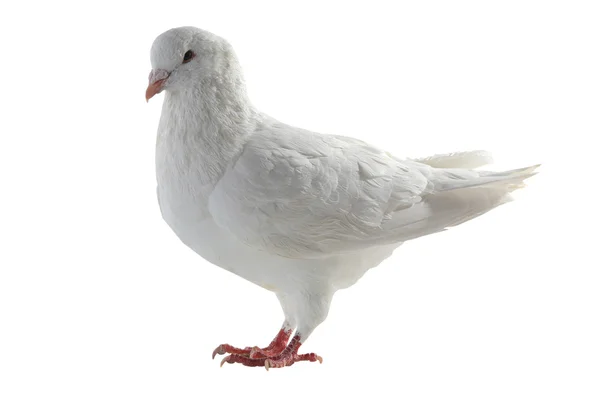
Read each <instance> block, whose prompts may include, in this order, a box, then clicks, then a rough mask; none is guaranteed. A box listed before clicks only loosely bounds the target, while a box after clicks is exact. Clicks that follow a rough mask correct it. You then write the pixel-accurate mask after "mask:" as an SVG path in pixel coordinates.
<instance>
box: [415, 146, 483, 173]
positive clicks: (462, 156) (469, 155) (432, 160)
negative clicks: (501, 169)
mask: <svg viewBox="0 0 600 400" xmlns="http://www.w3.org/2000/svg"><path fill="white" fill-rule="evenodd" d="M412 161H416V162H419V163H421V164H426V165H429V166H430V167H434V168H469V169H474V168H479V167H483V166H484V165H488V164H491V163H493V162H494V159H493V157H492V154H491V153H489V152H487V151H484V150H474V151H461V152H456V153H447V154H435V155H433V156H429V157H423V158H416V159H413V160H412Z"/></svg>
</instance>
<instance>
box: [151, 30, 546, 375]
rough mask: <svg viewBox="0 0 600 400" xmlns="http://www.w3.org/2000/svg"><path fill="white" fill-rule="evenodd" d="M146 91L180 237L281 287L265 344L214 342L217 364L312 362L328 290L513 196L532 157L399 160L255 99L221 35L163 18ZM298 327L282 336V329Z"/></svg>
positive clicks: (162, 179)
mask: <svg viewBox="0 0 600 400" xmlns="http://www.w3.org/2000/svg"><path fill="white" fill-rule="evenodd" d="M151 63H152V72H151V73H150V77H149V86H148V89H147V91H146V100H149V99H150V98H151V97H153V96H154V95H155V94H157V93H160V92H162V91H164V92H165V97H164V103H163V107H162V114H161V118H160V123H159V127H158V137H157V143H156V177H157V185H158V189H157V190H158V202H159V205H160V210H161V213H162V216H163V218H164V220H165V221H166V222H167V224H168V225H169V226H170V227H171V229H172V230H173V231H174V232H175V233H176V234H177V236H178V237H179V238H180V239H181V241H182V242H183V243H184V244H186V245H187V246H188V247H190V248H191V249H192V250H194V251H195V252H196V253H198V254H199V255H200V256H201V257H202V258H204V259H205V260H207V261H209V262H210V263H212V264H214V265H217V266H219V267H221V268H224V269H226V270H228V271H231V272H233V273H234V274H236V275H238V276H240V277H242V278H244V279H247V280H248V281H250V282H253V283H255V284H257V285H259V286H261V287H263V288H265V289H267V290H270V291H272V292H274V293H275V294H276V295H277V298H278V299H279V301H280V303H281V307H282V308H283V312H284V315H285V321H284V323H283V326H282V327H281V330H280V332H279V333H278V335H277V336H276V337H275V339H274V340H273V341H272V342H271V344H270V345H269V346H267V347H265V348H258V347H245V348H236V347H233V346H231V345H228V344H223V345H220V346H219V347H217V349H216V350H215V351H214V352H213V358H214V357H215V355H216V354H226V353H227V354H229V355H228V356H226V357H225V358H224V359H223V360H222V362H221V365H223V363H225V362H228V363H240V364H243V365H247V366H265V367H266V368H267V369H268V368H269V367H284V366H289V365H292V364H294V363H295V362H296V361H312V362H314V361H319V362H322V358H321V357H319V356H317V355H316V354H314V353H310V354H298V348H299V347H300V345H301V344H302V343H304V342H305V341H306V339H308V337H309V336H310V335H311V333H312V332H313V330H314V329H315V328H316V327H317V326H318V325H319V324H320V323H321V322H323V321H324V320H325V318H326V317H327V313H328V311H329V306H330V303H331V299H332V297H333V295H334V293H335V292H336V291H338V290H340V289H344V288H347V287H349V286H351V285H353V284H354V283H356V281H357V280H358V279H359V278H360V277H362V276H363V275H364V273H365V272H366V271H368V270H369V269H370V268H373V267H375V266H377V265H378V264H380V263H381V262H382V261H383V260H385V259H386V258H387V257H389V256H390V255H391V254H392V252H393V251H394V250H395V249H396V248H397V247H398V246H400V245H401V244H402V243H403V242H405V241H407V240H410V239H415V238H418V237H421V236H424V235H429V234H432V233H435V232H440V231H443V230H445V229H446V228H448V227H451V226H456V225H458V224H461V223H463V222H465V221H468V220H470V219H472V218H475V217H477V216H479V215H481V214H483V213H485V212H487V211H489V210H491V209H493V208H494V207H496V206H498V205H500V204H502V203H505V202H507V201H508V200H510V196H509V193H510V192H511V191H513V190H514V189H516V188H520V187H522V186H523V181H524V180H525V179H526V178H528V177H530V176H532V175H534V174H535V172H534V170H535V168H536V167H537V166H532V167H528V168H522V169H517V170H511V171H505V172H486V171H475V170H472V169H470V168H476V167H479V166H482V165H485V164H486V163H487V162H488V161H490V160H489V156H488V154H487V153H485V152H464V153H456V154H447V155H440V156H433V157H429V158H425V159H420V160H409V159H400V158H397V157H394V156H393V155H391V154H389V153H388V152H386V151H382V150H380V149H378V148H376V147H374V146H371V145H369V144H367V143H365V142H362V141H360V140H356V139H352V138H349V137H344V136H334V135H323V134H319V133H315V132H310V131H307V130H304V129H300V128H296V127H293V126H289V125H286V124H284V123H282V122H279V121H277V120H275V119H273V118H271V117H269V116H268V115H266V114H264V113H262V112H260V111H259V110H257V109H256V108H254V107H253V105H252V103H251V102H250V100H249V99H248V97H247V94H246V88H245V84H244V79H243V76H242V70H241V68H240V65H239V63H238V60H237V58H236V56H235V53H234V51H233V49H232V47H231V45H230V44H229V43H228V42H227V41H225V40H224V39H222V38H221V37H219V36H216V35H214V34H212V33H210V32H207V31H204V30H201V29H198V28H194V27H181V28H175V29H171V30H169V31H167V32H165V33H163V34H161V35H160V36H158V37H157V38H156V39H155V41H154V43H153V45H152V50H151ZM293 332H295V333H294V335H293V336H292V333H293Z"/></svg>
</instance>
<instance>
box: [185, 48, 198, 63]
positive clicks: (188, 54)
mask: <svg viewBox="0 0 600 400" xmlns="http://www.w3.org/2000/svg"><path fill="white" fill-rule="evenodd" d="M194 56H196V55H195V54H194V52H193V51H191V50H188V51H186V52H185V54H184V55H183V63H184V64H185V63H186V62H190V61H191V59H192V58H194Z"/></svg>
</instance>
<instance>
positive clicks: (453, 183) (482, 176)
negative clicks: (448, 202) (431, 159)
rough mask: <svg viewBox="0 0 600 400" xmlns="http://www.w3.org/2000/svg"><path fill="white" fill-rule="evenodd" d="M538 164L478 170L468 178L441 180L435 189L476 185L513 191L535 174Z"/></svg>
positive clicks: (452, 188) (464, 187)
mask: <svg viewBox="0 0 600 400" xmlns="http://www.w3.org/2000/svg"><path fill="white" fill-rule="evenodd" d="M539 166H540V164H537V165H532V166H530V167H525V168H518V169H513V170H509V171H502V172H491V171H482V172H479V173H478V174H479V176H478V177H474V178H469V179H454V180H447V181H446V180H443V181H441V182H440V185H439V186H438V187H436V189H438V190H440V191H450V190H458V189H467V188H476V187H504V188H506V189H507V190H508V191H513V190H516V189H519V188H521V187H524V186H525V182H524V181H525V179H528V178H531V177H532V176H534V175H536V174H537V173H538V172H537V171H536V169H537V168H539Z"/></svg>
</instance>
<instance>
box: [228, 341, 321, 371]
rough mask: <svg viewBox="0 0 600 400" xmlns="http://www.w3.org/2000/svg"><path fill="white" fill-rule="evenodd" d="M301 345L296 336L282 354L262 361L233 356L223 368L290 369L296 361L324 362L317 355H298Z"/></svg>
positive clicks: (230, 356)
mask: <svg viewBox="0 0 600 400" xmlns="http://www.w3.org/2000/svg"><path fill="white" fill-rule="evenodd" d="M301 344H302V343H301V340H300V335H299V334H296V335H294V337H293V338H292V340H291V341H290V343H289V344H288V345H287V347H286V348H285V349H284V350H283V351H282V352H281V353H280V354H277V355H272V356H269V357H266V358H262V359H256V358H254V359H253V358H249V357H246V356H243V355H239V354H231V355H228V356H227V357H225V358H224V359H223V361H221V366H223V364H225V363H229V364H234V363H238V364H242V365H245V366H247V367H265V368H266V369H267V370H269V368H283V367H289V366H290V365H293V364H294V363H295V362H296V361H310V362H315V361H318V362H319V363H322V362H323V358H321V357H320V356H318V355H316V354H315V353H307V354H298V349H299V348H300V346H301Z"/></svg>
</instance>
